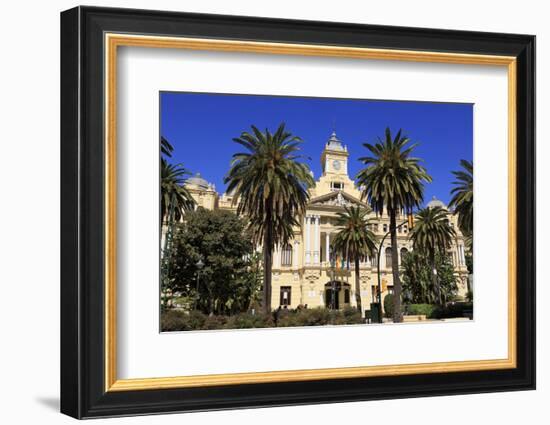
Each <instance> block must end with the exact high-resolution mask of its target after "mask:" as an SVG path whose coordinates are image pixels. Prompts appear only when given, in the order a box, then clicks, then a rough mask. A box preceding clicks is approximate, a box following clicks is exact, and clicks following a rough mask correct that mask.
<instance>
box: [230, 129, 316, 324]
mask: <svg viewBox="0 0 550 425" xmlns="http://www.w3.org/2000/svg"><path fill="white" fill-rule="evenodd" d="M251 128H252V132H251V133H249V132H243V133H242V134H241V135H240V137H237V138H234V139H233V141H234V142H235V143H238V144H239V145H241V146H243V147H244V148H245V149H246V152H239V153H236V154H234V155H233V159H232V161H231V168H230V169H229V172H228V174H227V176H226V177H225V183H226V184H228V185H227V192H228V193H233V194H234V198H233V202H234V203H236V204H237V214H238V215H246V216H247V217H248V220H249V223H250V229H251V232H252V237H253V239H254V242H255V243H256V244H258V245H259V244H261V245H262V250H263V266H264V267H263V269H264V285H263V307H264V311H265V312H266V313H269V312H270V311H271V267H272V256H273V249H274V248H275V246H276V245H285V244H286V243H288V241H289V240H290V239H291V238H292V237H293V235H294V232H293V226H298V225H299V223H300V221H299V218H300V217H301V216H302V215H303V214H304V213H305V209H306V204H307V201H308V200H309V193H308V188H309V187H311V186H312V185H313V184H314V182H313V177H312V176H311V174H310V170H309V167H308V166H307V165H306V164H304V163H301V162H298V160H299V159H300V158H302V156H301V155H298V151H299V150H300V144H301V142H302V140H301V139H300V138H299V137H297V136H294V135H292V134H291V133H289V132H287V131H286V130H285V124H284V123H281V125H280V126H279V128H278V129H277V131H276V132H275V133H273V134H272V133H271V132H270V131H269V130H268V129H266V130H265V132H261V131H260V130H258V129H257V128H256V127H254V126H251Z"/></svg>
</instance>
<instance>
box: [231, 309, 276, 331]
mask: <svg viewBox="0 0 550 425" xmlns="http://www.w3.org/2000/svg"><path fill="white" fill-rule="evenodd" d="M273 326H275V324H274V323H273V318H272V317H271V316H270V315H265V314H250V313H240V314H236V315H235V316H231V317H229V318H228V320H227V323H226V324H225V326H224V328H225V329H247V328H270V327H273Z"/></svg>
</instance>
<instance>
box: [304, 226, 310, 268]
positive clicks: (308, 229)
mask: <svg viewBox="0 0 550 425" xmlns="http://www.w3.org/2000/svg"><path fill="white" fill-rule="evenodd" d="M310 225H311V217H310V216H309V215H306V229H305V239H306V240H305V245H306V264H309V263H310V262H311V246H310V241H309V235H310Z"/></svg>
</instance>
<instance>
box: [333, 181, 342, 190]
mask: <svg viewBox="0 0 550 425" xmlns="http://www.w3.org/2000/svg"><path fill="white" fill-rule="evenodd" d="M330 189H331V190H332V191H336V190H344V183H340V182H330Z"/></svg>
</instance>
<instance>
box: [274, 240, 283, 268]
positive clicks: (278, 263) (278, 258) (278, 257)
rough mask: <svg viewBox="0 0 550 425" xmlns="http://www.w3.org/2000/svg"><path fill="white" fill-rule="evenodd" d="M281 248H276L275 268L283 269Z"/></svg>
mask: <svg viewBox="0 0 550 425" xmlns="http://www.w3.org/2000/svg"><path fill="white" fill-rule="evenodd" d="M281 254H282V252H281V247H280V246H279V245H277V246H276V247H275V267H276V268H278V269H280V268H281Z"/></svg>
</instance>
